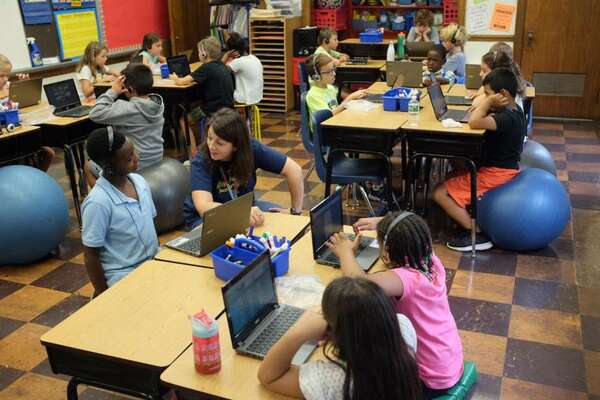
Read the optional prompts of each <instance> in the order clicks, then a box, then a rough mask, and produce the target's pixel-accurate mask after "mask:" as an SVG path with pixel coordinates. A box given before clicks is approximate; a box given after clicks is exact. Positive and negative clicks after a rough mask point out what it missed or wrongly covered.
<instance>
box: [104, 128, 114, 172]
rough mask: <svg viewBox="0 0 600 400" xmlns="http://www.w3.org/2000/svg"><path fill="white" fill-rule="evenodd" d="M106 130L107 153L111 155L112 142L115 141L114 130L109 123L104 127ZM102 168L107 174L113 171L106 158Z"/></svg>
mask: <svg viewBox="0 0 600 400" xmlns="http://www.w3.org/2000/svg"><path fill="white" fill-rule="evenodd" d="M106 132H107V133H108V154H109V155H110V156H112V152H113V144H114V141H115V132H114V131H113V127H112V126H110V125H108V126H107V127H106ZM102 169H103V171H104V173H108V174H109V175H111V174H112V173H113V170H112V169H113V168H112V165H111V164H110V161H109V160H107V161H106V164H105V165H103V166H102Z"/></svg>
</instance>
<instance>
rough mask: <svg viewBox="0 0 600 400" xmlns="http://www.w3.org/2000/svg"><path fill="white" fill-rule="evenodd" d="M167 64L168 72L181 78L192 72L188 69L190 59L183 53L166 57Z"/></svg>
mask: <svg viewBox="0 0 600 400" xmlns="http://www.w3.org/2000/svg"><path fill="white" fill-rule="evenodd" d="M167 65H168V66H169V73H170V74H177V76H179V77H181V78H182V77H184V76H188V75H189V74H191V73H192V71H190V60H189V59H188V58H187V56H185V55H183V54H181V55H178V56H174V57H167Z"/></svg>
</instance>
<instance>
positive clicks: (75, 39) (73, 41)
mask: <svg viewBox="0 0 600 400" xmlns="http://www.w3.org/2000/svg"><path fill="white" fill-rule="evenodd" d="M54 18H55V20H56V28H57V31H58V41H59V44H60V57H61V59H62V60H71V59H79V58H80V57H81V55H82V54H83V51H84V50H85V46H87V44H88V43H89V42H91V41H99V40H100V30H99V29H98V20H97V18H96V10H95V9H93V8H92V9H80V10H65V11H56V12H54Z"/></svg>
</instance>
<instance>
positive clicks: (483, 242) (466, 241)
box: [446, 231, 494, 251]
mask: <svg viewBox="0 0 600 400" xmlns="http://www.w3.org/2000/svg"><path fill="white" fill-rule="evenodd" d="M446 246H448V248H450V249H452V250H456V251H472V250H473V245H472V243H471V231H464V233H462V234H461V235H460V236H458V237H457V238H456V239H452V240H450V241H448V243H446ZM493 246H494V245H493V244H492V241H491V240H490V238H489V237H487V235H486V234H485V233H483V232H477V235H476V236H475V250H489V249H491V248H492V247H493Z"/></svg>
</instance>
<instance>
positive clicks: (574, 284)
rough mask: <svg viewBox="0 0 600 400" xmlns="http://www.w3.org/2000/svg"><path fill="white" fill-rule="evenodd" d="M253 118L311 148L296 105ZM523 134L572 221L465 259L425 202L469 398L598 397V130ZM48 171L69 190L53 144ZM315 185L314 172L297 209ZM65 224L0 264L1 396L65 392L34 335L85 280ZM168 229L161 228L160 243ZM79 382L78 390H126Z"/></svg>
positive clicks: (73, 306) (82, 291)
mask: <svg viewBox="0 0 600 400" xmlns="http://www.w3.org/2000/svg"><path fill="white" fill-rule="evenodd" d="M262 124H263V142H264V143H266V144H268V145H270V146H272V147H273V148H275V149H278V150H280V151H282V152H284V153H286V154H287V155H288V156H290V157H292V158H294V159H295V160H296V161H297V162H298V163H299V164H300V165H301V166H302V167H303V168H305V169H306V168H308V165H309V164H310V162H311V158H312V157H311V155H310V154H308V153H307V152H306V151H305V150H304V148H303V147H302V142H301V139H300V136H299V133H298V130H299V115H298V114H297V113H291V114H289V115H287V116H286V117H283V116H274V115H265V116H263V118H262ZM532 136H533V138H534V139H535V140H537V141H539V142H540V143H542V144H544V145H545V146H546V147H547V148H548V149H549V150H550V151H551V152H552V155H553V156H554V159H555V160H556V165H557V167H558V177H559V179H560V180H561V182H562V183H563V184H564V185H565V187H566V188H567V189H568V191H569V194H570V198H571V202H572V206H573V210H572V218H571V223H570V224H569V225H568V226H567V228H566V229H565V231H564V232H563V234H562V235H561V236H560V237H559V238H558V239H556V240H555V241H554V242H553V243H552V244H551V245H550V246H548V247H547V248H545V249H543V250H540V251H536V252H528V253H516V252H508V251H502V250H498V249H494V250H491V251H488V252H480V253H479V254H478V255H477V258H476V259H475V260H474V261H473V260H472V259H471V257H470V255H462V254H461V253H457V252H453V251H451V250H448V249H446V248H445V247H444V245H443V239H444V238H445V237H446V236H447V235H448V234H449V233H448V232H450V234H451V233H452V224H448V221H447V219H445V217H444V216H443V214H441V213H440V212H439V209H438V210H436V209H435V208H434V209H432V210H430V213H429V214H428V222H429V223H430V225H431V226H432V230H433V233H434V237H435V239H436V240H435V241H436V244H435V251H436V253H437V255H438V256H439V257H440V258H441V260H442V261H443V263H444V265H445V267H446V269H447V271H448V272H449V274H448V275H449V279H448V286H449V301H450V307H451V309H452V312H453V314H454V317H455V319H456V323H457V325H458V327H459V329H460V336H461V338H462V344H463V347H464V354H465V359H466V360H470V361H474V362H475V363H476V365H477V370H478V371H479V373H480V375H479V379H478V382H477V384H476V385H475V387H474V390H472V392H471V393H470V395H469V398H471V399H568V400H580V399H581V400H583V399H590V400H600V246H599V245H598V243H600V242H599V239H598V238H599V237H600V139H599V138H600V130H599V127H598V125H596V124H593V123H573V122H565V123H560V122H536V123H535V125H534V132H533V135H532ZM50 174H51V175H52V176H53V177H54V178H56V179H57V180H58V182H59V183H60V184H61V185H62V186H63V187H64V188H65V192H66V195H67V198H68V199H70V192H69V189H68V187H69V186H68V179H67V178H66V176H65V173H64V166H63V160H62V155H61V154H60V153H59V154H58V157H57V159H56V160H55V163H54V164H53V166H52V168H51V170H50ZM258 175H259V179H258V183H257V187H256V189H257V192H258V193H257V194H258V197H259V198H260V199H263V200H269V201H272V202H276V203H280V204H285V205H288V204H289V195H288V193H287V184H286V183H285V181H283V180H282V179H281V178H279V177H278V176H275V175H273V174H269V173H264V172H259V174H258ZM323 193H324V185H323V184H322V183H320V181H319V179H318V177H317V176H316V174H314V173H313V174H312V175H311V176H310V177H309V179H308V182H307V184H306V198H305V204H304V206H305V209H307V208H309V207H311V206H312V205H314V204H316V203H317V202H318V201H319V200H320V199H321V198H322V196H323ZM524 200H525V199H524ZM71 204H72V201H71ZM346 211H347V214H348V218H349V219H350V220H351V219H353V218H354V219H355V218H356V217H357V216H359V215H361V214H362V215H365V212H366V211H365V207H364V205H363V206H362V207H359V208H358V209H356V210H352V209H347V210H346ZM440 221H442V222H440ZM71 227H72V229H71V230H70V232H69V233H68V235H67V237H66V239H65V240H64V241H63V243H62V244H61V245H60V248H59V251H58V252H57V253H56V254H54V255H51V256H49V257H48V258H46V259H44V260H42V261H40V262H37V263H35V264H32V265H25V266H0V400H4V399H27V400H29V399H32V400H33V399H36V400H37V399H47V400H54V399H57V400H58V399H61V400H62V399H64V398H65V397H66V394H65V393H66V392H65V390H66V385H67V379H68V377H65V376H57V375H54V374H53V373H52V371H51V369H50V365H49V363H48V360H47V358H46V351H45V349H44V348H43V347H42V346H41V344H40V342H39V338H40V336H41V335H42V334H43V333H44V332H46V331H48V330H49V329H51V328H52V327H53V326H55V325H57V324H58V323H60V322H61V321H62V320H63V319H64V318H66V317H68V316H69V315H70V314H72V313H73V312H75V311H76V310H77V309H79V308H80V307H82V306H83V305H85V304H86V303H87V302H88V301H89V299H90V296H91V294H92V291H93V289H92V287H91V284H90V283H89V281H88V278H87V274H86V271H85V267H84V265H83V262H84V261H83V254H82V245H81V236H80V233H79V230H78V228H77V224H76V220H75V214H74V211H73V209H71ZM176 235H178V233H177V232H173V233H170V234H167V235H163V236H162V237H161V243H164V242H165V241H166V240H168V239H169V238H171V237H174V236H176ZM222 345H227V344H225V343H223V344H222ZM80 391H81V395H80V398H81V399H83V400H91V399H103V400H107V399H123V398H126V397H124V396H121V395H117V394H113V393H108V392H104V391H100V390H96V389H92V388H85V387H80Z"/></svg>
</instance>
